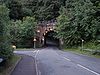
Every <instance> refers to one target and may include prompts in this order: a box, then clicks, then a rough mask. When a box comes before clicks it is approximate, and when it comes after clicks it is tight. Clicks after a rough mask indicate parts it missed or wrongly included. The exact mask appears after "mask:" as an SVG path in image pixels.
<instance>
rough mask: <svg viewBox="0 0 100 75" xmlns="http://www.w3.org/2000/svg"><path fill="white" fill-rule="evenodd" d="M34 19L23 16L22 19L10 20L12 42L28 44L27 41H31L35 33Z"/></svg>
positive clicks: (18, 44)
mask: <svg viewBox="0 0 100 75" xmlns="http://www.w3.org/2000/svg"><path fill="white" fill-rule="evenodd" d="M35 25H36V21H35V18H33V17H24V18H23V21H21V20H17V21H11V25H10V34H11V37H12V43H13V44H14V45H17V46H20V45H23V46H24V47H25V45H28V43H27V41H30V42H31V41H32V40H33V37H34V34H35V32H34V31H35V28H36V27H35Z"/></svg>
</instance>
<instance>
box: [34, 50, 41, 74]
mask: <svg viewBox="0 0 100 75" xmlns="http://www.w3.org/2000/svg"><path fill="white" fill-rule="evenodd" d="M38 53H39V50H37V52H36V54H35V66H36V75H40V71H39V70H38V65H37V54H38Z"/></svg>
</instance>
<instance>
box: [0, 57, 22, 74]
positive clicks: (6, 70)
mask: <svg viewBox="0 0 100 75" xmlns="http://www.w3.org/2000/svg"><path fill="white" fill-rule="evenodd" d="M20 59H21V56H18V55H14V56H13V57H12V59H10V60H8V62H7V63H6V64H5V65H4V66H2V67H0V75H10V73H11V71H12V70H13V69H14V67H15V66H16V64H17V63H18V61H19V60H20Z"/></svg>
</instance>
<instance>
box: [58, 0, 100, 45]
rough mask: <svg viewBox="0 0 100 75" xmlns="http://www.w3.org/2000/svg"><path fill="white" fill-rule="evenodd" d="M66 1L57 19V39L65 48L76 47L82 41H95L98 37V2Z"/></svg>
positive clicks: (83, 0) (99, 2)
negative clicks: (61, 39) (61, 40)
mask: <svg viewBox="0 0 100 75" xmlns="http://www.w3.org/2000/svg"><path fill="white" fill-rule="evenodd" d="M97 2H98V3H97V4H96V5H95V4H94V3H96V2H94V3H93V2H91V1H90V0H67V1H66V6H65V7H62V8H61V11H60V13H61V15H60V16H59V17H58V25H57V33H58V35H57V37H59V38H63V40H64V41H65V43H66V45H67V46H73V45H78V44H80V43H81V42H82V39H83V40H84V41H85V42H87V41H89V40H93V39H94V40H97V37H98V36H100V34H99V33H100V15H99V13H100V11H99V9H100V1H97Z"/></svg>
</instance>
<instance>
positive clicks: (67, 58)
mask: <svg viewBox="0 0 100 75" xmlns="http://www.w3.org/2000/svg"><path fill="white" fill-rule="evenodd" d="M63 58H64V59H65V60H67V61H71V60H70V59H68V58H66V57H63Z"/></svg>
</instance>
